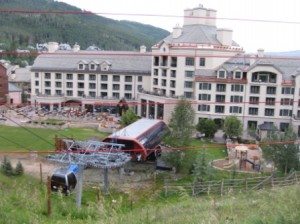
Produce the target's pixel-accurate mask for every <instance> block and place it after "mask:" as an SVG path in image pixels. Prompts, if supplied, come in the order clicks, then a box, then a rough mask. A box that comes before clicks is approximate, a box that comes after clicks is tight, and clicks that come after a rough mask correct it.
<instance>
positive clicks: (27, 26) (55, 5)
mask: <svg viewBox="0 0 300 224" xmlns="http://www.w3.org/2000/svg"><path fill="white" fill-rule="evenodd" d="M0 5H1V6H0V9H1V10H2V12H1V13H0V24H1V26H0V43H4V44H5V46H6V47H5V48H6V49H4V50H13V48H16V47H19V46H28V45H34V46H35V44H36V43H44V42H48V41H56V42H62V43H69V44H71V45H73V44H74V43H75V42H78V43H79V44H80V45H81V49H85V48H87V47H88V46H90V45H93V44H95V45H96V46H98V47H100V48H101V49H103V50H137V49H139V46H141V45H146V46H147V47H148V49H149V48H150V47H151V46H152V45H153V44H154V43H156V42H157V41H159V40H161V39H162V38H164V37H165V36H167V35H168V34H169V33H168V32H167V31H165V30H163V29H160V28H156V27H153V26H150V25H145V24H141V23H137V22H130V21H117V20H112V19H108V18H105V17H102V16H98V15H93V14H80V12H82V10H81V9H79V8H76V7H74V6H71V5H68V4H66V3H62V2H56V1H53V0H0ZM4 10H9V11H10V12H4ZM17 11H27V13H23V12H22V13H21V12H17ZM33 11H35V13H32V12H33ZM44 11H47V12H51V11H53V12H58V11H59V12H73V13H72V14H68V13H42V12H44ZM36 12H40V13H36ZM2 48H3V47H2Z"/></svg>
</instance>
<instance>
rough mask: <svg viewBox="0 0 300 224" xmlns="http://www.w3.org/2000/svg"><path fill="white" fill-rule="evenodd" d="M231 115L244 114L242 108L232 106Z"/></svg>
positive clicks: (230, 108)
mask: <svg viewBox="0 0 300 224" xmlns="http://www.w3.org/2000/svg"><path fill="white" fill-rule="evenodd" d="M229 113H231V114H241V113H242V107H237V106H231V107H229Z"/></svg>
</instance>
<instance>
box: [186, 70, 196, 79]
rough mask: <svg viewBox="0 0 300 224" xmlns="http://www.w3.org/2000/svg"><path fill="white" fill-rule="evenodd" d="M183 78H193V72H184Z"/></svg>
mask: <svg viewBox="0 0 300 224" xmlns="http://www.w3.org/2000/svg"><path fill="white" fill-rule="evenodd" d="M185 77H187V78H193V77H194V71H185Z"/></svg>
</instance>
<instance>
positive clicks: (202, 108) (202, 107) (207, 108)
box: [198, 104, 210, 112]
mask: <svg viewBox="0 0 300 224" xmlns="http://www.w3.org/2000/svg"><path fill="white" fill-rule="evenodd" d="M198 111H204V112H209V111H210V105H206V104H200V105H198Z"/></svg>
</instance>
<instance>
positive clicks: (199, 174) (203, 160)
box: [193, 149, 213, 183]
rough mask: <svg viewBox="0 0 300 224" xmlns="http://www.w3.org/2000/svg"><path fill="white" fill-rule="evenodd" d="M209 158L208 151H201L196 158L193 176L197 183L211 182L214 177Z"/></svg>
mask: <svg viewBox="0 0 300 224" xmlns="http://www.w3.org/2000/svg"><path fill="white" fill-rule="evenodd" d="M207 157H208V155H207V150H206V149H203V150H201V152H200V153H199V154H198V155H197V157H196V160H195V164H194V169H193V176H194V180H195V181H196V182H200V183H201V182H203V181H205V180H211V179H212V177H213V169H212V167H211V166H210V165H209V162H208V159H207Z"/></svg>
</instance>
